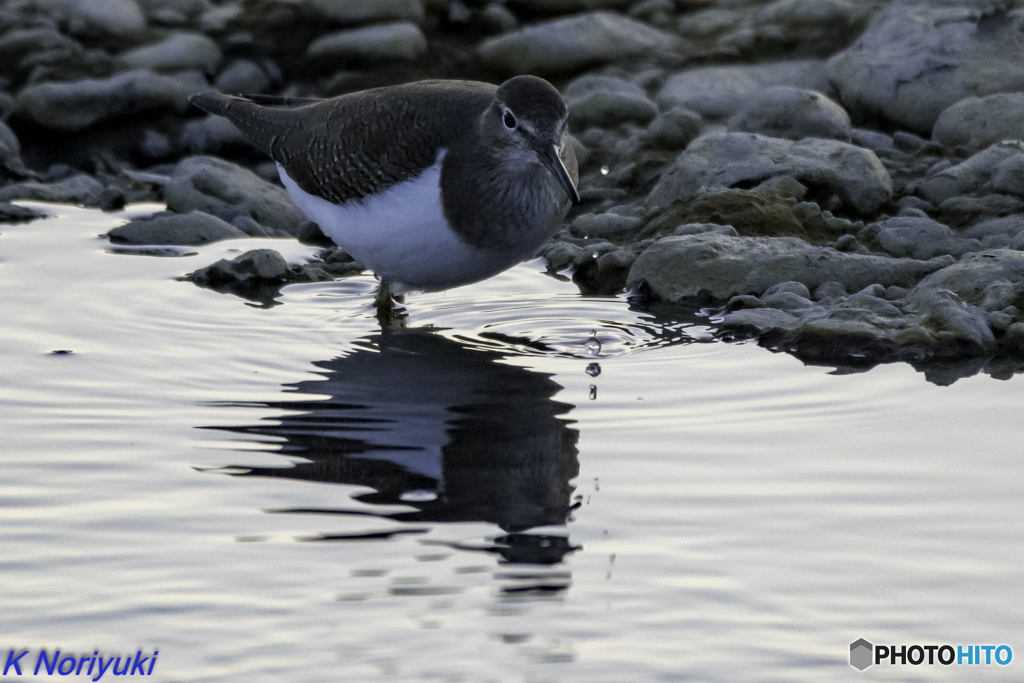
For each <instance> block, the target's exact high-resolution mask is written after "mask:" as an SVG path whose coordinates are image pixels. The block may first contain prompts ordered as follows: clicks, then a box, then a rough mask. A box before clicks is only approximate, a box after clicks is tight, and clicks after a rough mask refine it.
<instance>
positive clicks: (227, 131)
mask: <svg viewBox="0 0 1024 683" xmlns="http://www.w3.org/2000/svg"><path fill="white" fill-rule="evenodd" d="M178 146H179V147H181V148H182V149H185V150H188V151H189V152H190V153H192V154H219V153H222V152H225V151H228V150H252V149H254V147H253V145H252V143H251V142H249V139H248V138H247V137H245V136H244V135H242V132H241V131H240V130H238V128H236V127H235V124H233V123H231V121H229V120H228V119H226V118H225V117H223V116H217V115H216V114H208V115H206V116H204V117H203V118H201V119H195V120H193V121H189V122H188V123H186V124H185V125H184V126H182V128H181V135H180V136H179V137H178Z"/></svg>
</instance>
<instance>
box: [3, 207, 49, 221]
mask: <svg viewBox="0 0 1024 683" xmlns="http://www.w3.org/2000/svg"><path fill="white" fill-rule="evenodd" d="M45 216H46V214H45V213H40V212H39V211H36V210H35V209H30V208H28V207H27V206H18V205H17V204H11V203H10V202H0V223H20V222H23V221H34V220H35V219H37V218H44V217H45Z"/></svg>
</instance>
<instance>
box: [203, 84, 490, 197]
mask: <svg viewBox="0 0 1024 683" xmlns="http://www.w3.org/2000/svg"><path fill="white" fill-rule="evenodd" d="M495 89H496V88H495V86H493V85H489V84H486V83H476V82H473V81H421V82H419V83H410V84H408V85H398V86H390V87H386V88H376V89H373V90H365V91H362V92H357V93H352V94H350V95H342V96H341V97H336V98H333V99H329V100H323V101H321V102H316V103H313V104H307V105H305V106H301V107H293V108H278V107H265V106H261V105H259V104H256V103H254V102H251V101H249V100H246V99H245V98H242V97H232V96H228V95H222V94H220V93H212V92H211V93H201V94H199V95H195V96H194V97H193V98H192V102H193V104H195V105H196V106H197V107H199V108H200V109H202V110H204V111H207V112H210V113H211V114H219V115H221V116H225V117H227V118H228V119H230V120H231V122H232V123H234V124H235V125H236V126H238V128H239V129H240V130H241V131H242V133H243V134H245V136H246V137H247V138H249V139H250V140H251V141H252V142H253V143H254V144H255V145H257V146H258V147H259V148H260V149H262V150H263V151H264V152H266V153H267V154H269V155H270V157H271V158H273V159H274V160H275V161H277V162H278V163H279V164H281V166H283V167H284V169H285V171H286V172H287V173H288V175H289V176H290V177H291V179H292V180H294V181H295V182H296V183H297V184H298V186H299V187H301V188H302V189H303V190H305V191H306V192H308V193H310V194H312V195H316V196H319V197H323V198H324V199H326V200H328V201H331V202H334V203H342V202H346V201H351V200H359V199H363V198H364V197H366V196H368V195H372V194H377V193H379V192H382V191H383V190H386V189H387V188H388V187H391V186H392V185H394V184H396V183H400V182H402V181H404V180H408V179H409V178H413V177H415V176H417V175H419V174H420V173H422V172H423V171H424V170H425V169H427V168H429V167H430V166H431V165H433V164H434V162H435V161H436V160H437V153H438V150H439V149H440V148H441V147H448V146H449V145H450V144H451V142H452V140H453V139H455V137H456V136H458V135H459V133H460V132H462V133H463V134H468V135H475V132H476V124H477V121H479V117H480V115H481V114H482V113H483V112H484V110H485V109H487V107H488V106H489V105H490V103H491V100H492V99H493V97H494V91H495Z"/></svg>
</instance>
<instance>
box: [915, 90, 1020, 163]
mask: <svg viewBox="0 0 1024 683" xmlns="http://www.w3.org/2000/svg"><path fill="white" fill-rule="evenodd" d="M1021 111H1024V92H1014V93H999V94H997V95H988V96H987V97H968V98H965V99H962V100H960V101H959V102H957V103H955V104H953V105H950V106H949V107H947V108H946V109H944V110H943V111H942V113H941V114H939V118H938V120H937V121H936V122H935V126H934V128H932V138H933V139H934V140H935V141H936V142H938V143H939V144H942V145H945V146H946V147H949V148H951V149H952V148H956V147H965V148H967V149H970V150H973V151H977V150H980V149H984V148H986V147H988V146H989V145H992V144H994V143H996V142H1001V141H1003V140H1024V119H1022V118H1021V115H1020V113H1021Z"/></svg>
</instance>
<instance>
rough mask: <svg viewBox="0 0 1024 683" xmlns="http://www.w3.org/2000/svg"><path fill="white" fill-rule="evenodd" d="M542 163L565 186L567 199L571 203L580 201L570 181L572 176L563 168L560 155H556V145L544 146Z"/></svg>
mask: <svg viewBox="0 0 1024 683" xmlns="http://www.w3.org/2000/svg"><path fill="white" fill-rule="evenodd" d="M542 158H543V159H544V163H546V164H547V167H548V169H550V170H551V172H552V173H554V174H555V177H556V178H558V182H560V183H562V187H563V188H565V193H566V194H567V195H569V199H571V200H572V203H573V204H579V203H580V193H579V192H577V191H576V185H575V183H573V182H572V178H571V177H570V176H569V171H567V170H565V164H563V163H562V157H560V156H559V155H558V145H556V144H555V143H551V144H549V145H548V146H546V147H545V148H544V155H543V157H542Z"/></svg>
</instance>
